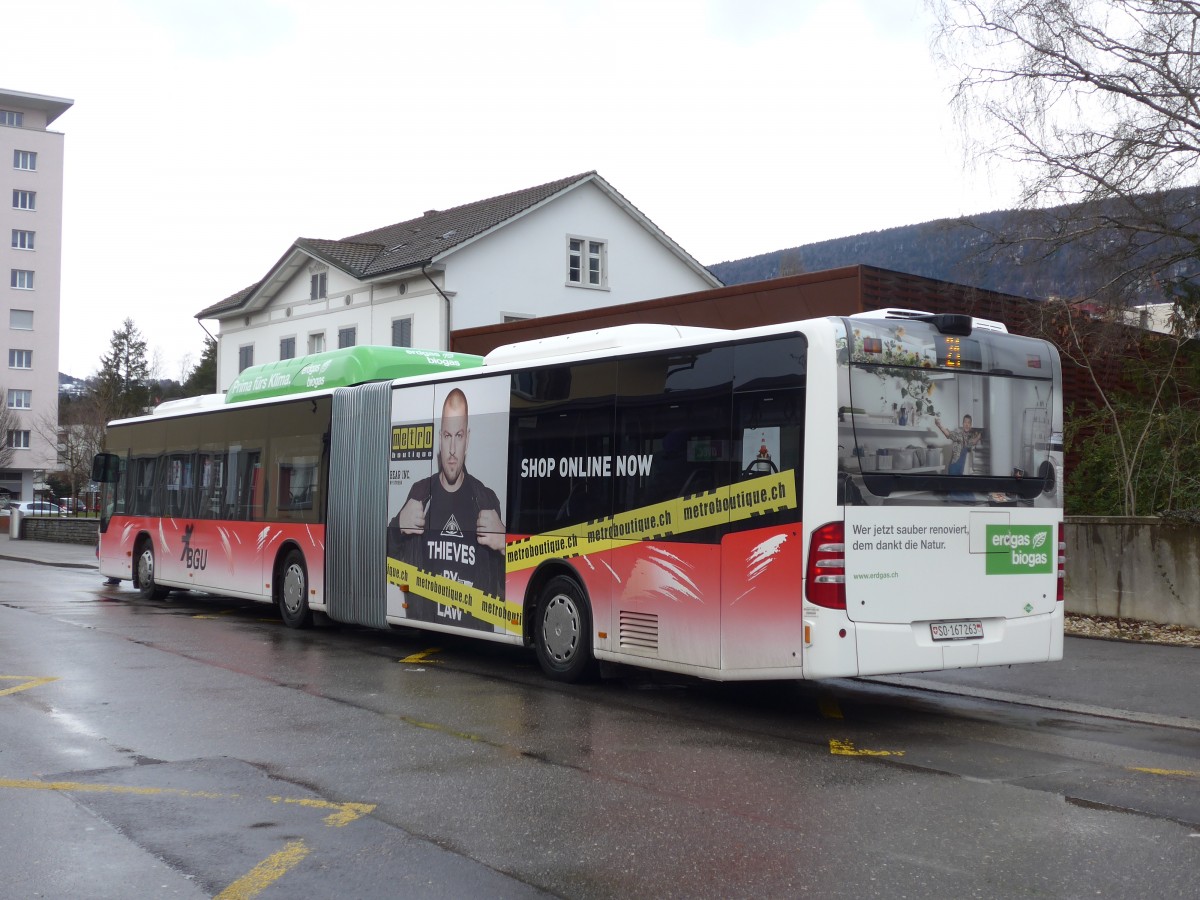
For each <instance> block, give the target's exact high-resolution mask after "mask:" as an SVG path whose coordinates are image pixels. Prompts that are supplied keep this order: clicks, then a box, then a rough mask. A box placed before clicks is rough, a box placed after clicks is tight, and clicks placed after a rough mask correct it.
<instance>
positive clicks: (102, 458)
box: [92, 453, 121, 484]
mask: <svg viewBox="0 0 1200 900" xmlns="http://www.w3.org/2000/svg"><path fill="white" fill-rule="evenodd" d="M120 460H121V458H120V457H119V456H117V455H116V454H115V453H97V454H96V457H95V459H93V460H92V481H95V482H97V483H98V484H116V483H117V477H118V475H119V474H120V471H121V468H120Z"/></svg>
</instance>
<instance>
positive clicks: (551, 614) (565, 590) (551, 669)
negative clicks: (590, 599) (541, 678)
mask: <svg viewBox="0 0 1200 900" xmlns="http://www.w3.org/2000/svg"><path fill="white" fill-rule="evenodd" d="M535 622H536V625H537V634H536V636H535V640H534V645H535V646H536V648H537V658H538V664H539V665H540V666H541V667H542V671H543V672H544V673H545V674H546V676H547V677H548V678H551V679H553V680H554V681H565V682H575V681H582V680H584V679H585V678H587V677H589V676H590V675H591V674H592V672H593V671H594V669H595V665H594V663H595V660H594V659H593V658H592V616H591V611H590V610H589V609H588V604H587V599H586V598H585V597H584V595H583V589H582V588H581V587H580V586H579V584H578V582H576V581H575V579H573V578H569V577H567V576H566V575H556V576H555V577H554V578H551V579H550V580H549V581H548V582H547V583H546V587H545V588H544V589H543V591H542V595H541V601H540V602H539V603H538V608H537V615H536V618H535Z"/></svg>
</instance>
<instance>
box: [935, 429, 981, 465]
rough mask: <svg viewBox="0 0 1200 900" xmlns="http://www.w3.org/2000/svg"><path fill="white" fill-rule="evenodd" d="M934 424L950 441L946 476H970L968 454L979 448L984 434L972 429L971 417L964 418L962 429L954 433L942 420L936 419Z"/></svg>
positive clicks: (955, 430)
mask: <svg viewBox="0 0 1200 900" xmlns="http://www.w3.org/2000/svg"><path fill="white" fill-rule="evenodd" d="M933 424H934V425H936V426H937V429H938V431H940V432H941V433H942V434H944V435H945V436H946V438H947V439H948V440H949V441H950V464H949V465H948V466H946V474H947V475H965V474H969V473H968V472H967V454H969V453H970V452H971V451H972V450H974V449H975V448H976V447H978V446H979V442H980V441H981V440H983V432H981V431H976V430H975V429H974V428H972V427H971V425H972V422H971V417H970V416H969V415H966V416H963V417H962V428H955V429H954V430H953V431H950V430H947V428H946V426H945V425H943V424H942V420H941V419H934V420H933Z"/></svg>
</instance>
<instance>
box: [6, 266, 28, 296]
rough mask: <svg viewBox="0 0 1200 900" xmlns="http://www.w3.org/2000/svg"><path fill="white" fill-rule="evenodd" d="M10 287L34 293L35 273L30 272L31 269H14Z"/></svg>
mask: <svg viewBox="0 0 1200 900" xmlns="http://www.w3.org/2000/svg"><path fill="white" fill-rule="evenodd" d="M9 286H10V287H15V288H20V289H21V290H23V291H32V290H33V272H31V271H29V269H13V270H12V275H11V277H10V280H9Z"/></svg>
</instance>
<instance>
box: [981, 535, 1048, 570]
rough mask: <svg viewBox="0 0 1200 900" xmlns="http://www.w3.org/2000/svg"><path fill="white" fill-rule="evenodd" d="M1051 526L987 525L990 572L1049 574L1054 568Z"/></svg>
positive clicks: (988, 567) (988, 568) (987, 568)
mask: <svg viewBox="0 0 1200 900" xmlns="http://www.w3.org/2000/svg"><path fill="white" fill-rule="evenodd" d="M1054 547H1055V545H1054V543H1053V542H1052V541H1051V540H1050V526H1049V525H989V526H987V567H986V572H987V574H988V575H1048V574H1050V573H1051V572H1053V571H1054V561H1055V560H1054V557H1053V556H1052V555H1051V551H1052V550H1053V549H1054Z"/></svg>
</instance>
